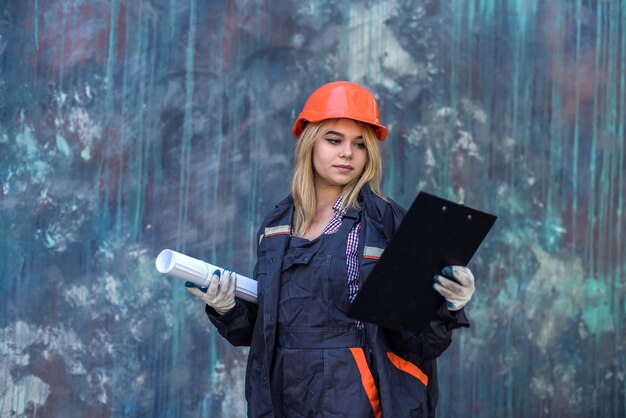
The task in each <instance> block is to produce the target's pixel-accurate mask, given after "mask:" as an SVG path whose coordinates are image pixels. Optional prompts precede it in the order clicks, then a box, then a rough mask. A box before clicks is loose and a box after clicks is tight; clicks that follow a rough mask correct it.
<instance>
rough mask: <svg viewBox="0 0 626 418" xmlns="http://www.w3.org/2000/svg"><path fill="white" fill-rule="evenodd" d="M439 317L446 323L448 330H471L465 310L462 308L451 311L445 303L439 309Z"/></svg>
mask: <svg viewBox="0 0 626 418" xmlns="http://www.w3.org/2000/svg"><path fill="white" fill-rule="evenodd" d="M437 317H438V318H439V319H442V320H443V321H445V322H446V326H447V327H448V329H454V328H469V326H470V322H469V318H468V317H467V314H466V313H465V308H461V309H459V310H458V311H450V310H448V307H447V306H446V303H445V302H444V303H443V304H442V305H441V306H440V307H439V310H438V311H437Z"/></svg>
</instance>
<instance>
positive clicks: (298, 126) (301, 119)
mask: <svg viewBox="0 0 626 418" xmlns="http://www.w3.org/2000/svg"><path fill="white" fill-rule="evenodd" d="M307 113H309V114H305V112H302V113H300V115H299V116H298V119H296V122H295V123H294V124H293V128H292V129H291V134H292V135H293V136H294V138H295V139H297V140H299V139H300V135H301V134H302V131H303V130H304V127H305V126H306V124H307V123H309V122H321V121H323V120H327V119H344V118H345V119H352V120H358V121H359V122H363V123H367V124H368V125H370V126H371V127H372V128H373V129H374V134H375V135H376V138H377V139H378V140H379V141H381V142H382V141H384V140H385V139H386V138H387V133H388V132H387V128H386V127H385V126H383V125H381V124H380V123H376V122H372V121H370V120H368V118H365V117H363V118H361V117H358V116H354V115H346V114H336V115H331V116H329V115H327V114H326V115H324V116H317V117H316V115H312V114H311V113H312V112H307Z"/></svg>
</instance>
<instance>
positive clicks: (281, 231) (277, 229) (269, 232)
mask: <svg viewBox="0 0 626 418" xmlns="http://www.w3.org/2000/svg"><path fill="white" fill-rule="evenodd" d="M290 234H291V226H290V225H278V226H270V227H266V228H265V238H269V237H273V236H274V235H290Z"/></svg>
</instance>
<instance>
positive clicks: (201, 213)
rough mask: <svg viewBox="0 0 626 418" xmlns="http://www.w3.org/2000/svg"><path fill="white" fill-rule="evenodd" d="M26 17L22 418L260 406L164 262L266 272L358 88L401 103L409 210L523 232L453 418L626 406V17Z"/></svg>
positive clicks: (18, 253)
mask: <svg viewBox="0 0 626 418" xmlns="http://www.w3.org/2000/svg"><path fill="white" fill-rule="evenodd" d="M0 11H1V12H0V185H1V188H0V193H1V194H0V211H1V214H2V216H0V231H2V238H0V251H2V253H3V254H4V255H5V257H3V258H2V259H0V353H2V356H0V381H3V382H5V383H3V384H0V416H1V417H4V416H11V413H12V412H11V411H15V413H17V414H21V413H35V412H36V414H37V415H40V416H78V415H89V416H102V417H107V416H133V417H134V416H168V417H184V416H198V415H202V416H242V415H244V413H245V412H244V411H245V404H244V398H243V375H244V372H245V359H246V350H245V349H240V348H232V347H230V346H228V345H227V344H226V343H225V342H224V341H223V340H222V339H221V338H220V337H219V336H218V335H217V334H216V332H215V331H214V330H213V329H212V328H211V326H210V324H209V323H208V321H207V320H206V318H205V316H204V313H203V312H202V307H201V306H199V304H198V303H197V301H196V300H194V299H192V298H191V297H190V296H189V295H187V293H186V292H184V290H183V288H182V283H181V282H179V281H176V280H172V279H168V278H164V277H161V276H159V275H158V274H157V273H156V271H155V269H154V264H153V263H154V258H155V256H156V254H157V253H158V252H159V251H160V250H161V249H162V248H166V247H169V248H173V249H178V250H183V251H186V252H188V253H189V254H191V255H194V256H196V257H199V258H204V259H207V260H213V261H215V262H217V263H219V264H223V265H225V266H231V267H233V268H235V269H238V270H239V271H241V272H242V273H244V274H251V272H252V268H253V265H254V249H255V242H256V240H257V236H256V232H257V231H256V229H257V227H258V225H259V224H260V221H261V219H262V217H263V216H264V214H265V212H266V211H267V210H269V209H270V208H271V207H272V205H273V204H274V203H275V202H276V201H278V200H279V199H280V198H282V197H283V196H284V195H285V194H286V193H287V192H288V190H289V181H288V179H289V175H290V171H291V167H292V151H293V147H294V145H295V143H294V140H293V139H292V138H291V135H290V128H291V123H292V122H293V120H294V118H295V117H296V115H297V113H298V111H299V109H300V107H301V106H302V103H303V101H304V99H305V98H306V96H307V94H308V93H310V92H311V91H312V90H313V89H314V88H315V87H317V86H318V85H320V84H322V83H324V82H326V81H329V80H333V79H350V80H353V81H356V82H361V83H363V84H364V85H366V86H368V87H369V88H370V89H371V90H373V91H374V92H375V93H376V94H377V96H378V98H379V101H380V105H381V111H382V120H383V121H384V122H385V123H386V124H387V125H388V126H389V127H390V138H389V140H387V141H386V142H385V143H383V147H382V150H383V155H384V164H385V178H384V188H385V191H386V192H387V193H388V194H389V195H390V196H391V197H392V198H394V199H395V200H397V201H398V202H400V203H401V204H403V205H405V206H408V205H409V204H410V203H411V201H412V199H413V198H414V197H415V195H416V194H417V192H418V191H419V190H426V191H429V192H433V193H436V194H438V195H442V196H444V197H447V198H450V199H453V200H464V201H465V202H466V203H467V204H468V205H471V206H475V207H479V208H482V209H484V210H487V211H490V212H494V213H497V214H498V215H499V221H498V223H497V224H496V227H495V230H494V231H493V232H492V233H491V235H490V236H489V239H488V241H487V242H486V243H485V245H484V247H483V248H481V250H480V252H479V253H478V254H477V256H476V257H475V259H474V260H473V262H472V265H471V267H472V268H473V270H474V271H475V273H476V277H477V287H478V290H477V293H476V296H475V298H474V300H473V301H472V302H471V306H469V308H468V311H469V315H470V317H471V318H472V321H473V326H472V328H470V329H469V330H466V331H461V332H457V333H456V335H455V341H454V342H453V345H452V346H451V348H450V349H449V350H448V351H447V352H446V353H444V355H443V356H442V358H441V361H440V362H439V368H440V385H441V395H440V407H439V411H438V412H439V416H454V417H458V416H462V417H465V416H467V417H474V416H475V417H490V416H493V417H499V416H516V417H517V416H520V417H537V416H581V417H582V416H584V417H622V416H625V415H626V402H625V391H626V383H625V379H624V376H625V373H626V356H625V354H624V341H626V333H625V331H624V325H623V323H624V318H625V315H626V295H625V294H626V286H625V282H624V276H625V272H626V251H625V249H624V238H623V236H624V235H625V233H626V223H625V222H624V216H625V215H624V199H625V193H626V186H625V184H624V174H625V172H626V168H625V166H624V163H625V159H626V156H625V153H624V140H625V138H624V136H625V123H626V29H625V27H624V22H626V3H625V2H624V0H611V1H602V2H589V1H583V0H577V1H575V2H570V1H553V2H538V1H521V0H498V1H495V0H473V1H466V2H437V1H411V0H401V1H396V2H371V1H357V2H338V3H337V2H330V1H318V2H313V3H308V4H295V3H292V2H280V4H277V3H270V2H267V1H235V2H225V3H219V2H218V3H214V2H210V3H206V2H198V1H195V0H188V1H184V2H175V1H172V0H170V1H165V0H163V1H159V0H157V1H141V2H126V1H120V0H115V1H113V2H96V1H91V0H80V1H74V2H41V1H35V2H5V3H4V4H3V5H2V6H0ZM28 411H31V412H28Z"/></svg>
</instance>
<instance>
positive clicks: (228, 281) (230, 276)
mask: <svg viewBox="0 0 626 418" xmlns="http://www.w3.org/2000/svg"><path fill="white" fill-rule="evenodd" d="M236 286H237V275H236V274H235V272H234V271H230V270H228V269H224V272H223V273H222V279H221V280H220V271H219V270H215V272H213V276H211V282H210V283H209V287H208V288H206V289H205V292H206V293H204V292H203V291H202V290H200V289H199V288H198V287H197V286H196V285H194V284H193V283H191V282H187V283H185V287H186V288H187V290H189V292H191V293H192V294H193V295H194V296H196V297H198V298H199V299H201V300H202V301H203V302H204V303H206V304H207V305H209V306H210V307H212V308H213V309H215V312H217V313H218V314H220V315H224V314H225V313H226V312H228V311H230V310H231V309H233V308H234V307H235V288H236Z"/></svg>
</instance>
